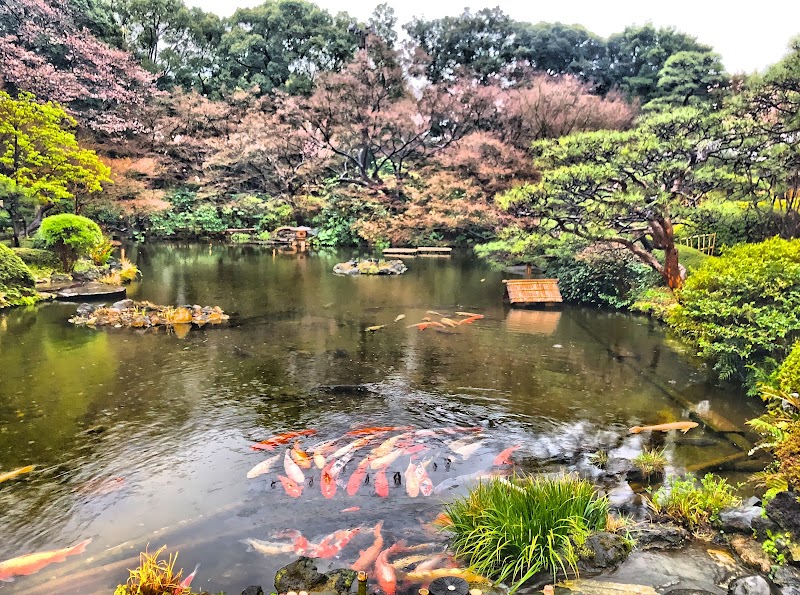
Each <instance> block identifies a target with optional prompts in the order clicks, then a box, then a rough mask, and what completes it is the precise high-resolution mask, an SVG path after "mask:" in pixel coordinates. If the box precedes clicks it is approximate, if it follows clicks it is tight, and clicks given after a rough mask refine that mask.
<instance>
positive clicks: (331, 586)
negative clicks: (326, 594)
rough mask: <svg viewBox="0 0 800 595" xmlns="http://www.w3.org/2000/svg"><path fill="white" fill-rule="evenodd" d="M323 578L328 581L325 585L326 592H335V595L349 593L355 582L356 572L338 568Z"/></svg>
mask: <svg viewBox="0 0 800 595" xmlns="http://www.w3.org/2000/svg"><path fill="white" fill-rule="evenodd" d="M325 576H327V577H328V581H327V582H326V583H325V590H326V591H336V592H337V593H349V592H350V587H352V586H353V582H355V580H356V576H357V575H356V571H355V570H350V569H348V568H339V569H337V570H331V571H330V572H328V573H327V574H326V575H325Z"/></svg>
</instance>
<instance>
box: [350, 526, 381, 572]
mask: <svg viewBox="0 0 800 595" xmlns="http://www.w3.org/2000/svg"><path fill="white" fill-rule="evenodd" d="M381 528H383V521H380V522H379V523H378V524H377V525H375V528H374V529H373V530H372V534H373V535H374V536H375V541H373V542H372V545H371V546H369V547H368V548H367V549H365V550H361V552H359V554H360V555H359V556H358V560H356V561H355V562H354V563H353V565H352V566H351V567H350V568H352V569H353V570H355V571H356V572H359V571H363V572H366V571H367V570H369V569H370V568H371V567H372V565H373V564H374V563H375V560H376V559H377V558H378V554H380V553H381V550H382V549H383V535H382V534H381Z"/></svg>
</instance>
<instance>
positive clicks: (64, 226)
mask: <svg viewBox="0 0 800 595" xmlns="http://www.w3.org/2000/svg"><path fill="white" fill-rule="evenodd" d="M36 235H37V237H38V238H40V239H41V241H42V242H43V243H44V245H45V247H47V248H48V249H50V250H53V252H55V253H56V256H58V259H59V260H60V261H61V266H62V268H63V269H64V270H65V271H67V272H72V269H73V268H74V267H75V263H76V262H77V261H78V258H80V257H81V256H85V255H87V254H88V253H89V252H90V251H91V249H92V248H94V247H95V246H97V245H99V244H100V243H101V242H102V241H103V233H102V232H101V231H100V227H99V226H98V225H97V223H95V222H94V221H92V220H91V219H87V218H86V217H81V216H80V215H70V214H68V213H63V214H61V215H53V216H52V217H45V218H44V220H43V221H42V225H41V227H39V231H38V232H37V234H36Z"/></svg>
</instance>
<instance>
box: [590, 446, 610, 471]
mask: <svg viewBox="0 0 800 595" xmlns="http://www.w3.org/2000/svg"><path fill="white" fill-rule="evenodd" d="M589 462H590V463H591V464H592V465H594V466H595V467H599V468H600V469H605V468H606V465H607V464H608V451H607V450H598V451H597V452H593V453H592V454H590V455H589Z"/></svg>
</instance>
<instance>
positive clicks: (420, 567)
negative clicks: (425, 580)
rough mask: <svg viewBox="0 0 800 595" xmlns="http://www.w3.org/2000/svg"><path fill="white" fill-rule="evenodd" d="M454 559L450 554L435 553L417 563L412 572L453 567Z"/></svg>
mask: <svg viewBox="0 0 800 595" xmlns="http://www.w3.org/2000/svg"><path fill="white" fill-rule="evenodd" d="M455 566H456V561H455V560H454V559H453V556H451V555H450V554H437V555H436V556H433V557H432V558H429V559H428V560H425V561H424V562H420V563H419V564H417V566H416V568H414V572H430V571H431V570H436V569H437V568H455Z"/></svg>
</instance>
